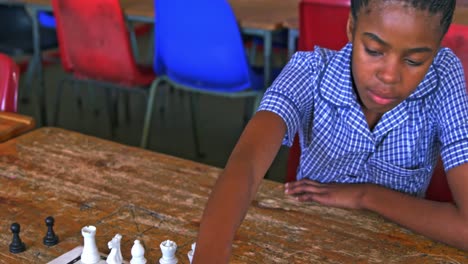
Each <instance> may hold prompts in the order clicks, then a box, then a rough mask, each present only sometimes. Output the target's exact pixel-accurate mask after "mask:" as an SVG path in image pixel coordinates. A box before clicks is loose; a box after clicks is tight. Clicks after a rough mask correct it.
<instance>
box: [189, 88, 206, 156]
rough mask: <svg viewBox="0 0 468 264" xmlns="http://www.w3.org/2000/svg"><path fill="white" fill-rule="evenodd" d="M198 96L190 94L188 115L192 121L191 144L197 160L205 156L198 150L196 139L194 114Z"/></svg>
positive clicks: (198, 143) (198, 144)
mask: <svg viewBox="0 0 468 264" xmlns="http://www.w3.org/2000/svg"><path fill="white" fill-rule="evenodd" d="M198 98H199V95H198V94H190V114H191V119H192V136H193V143H194V145H195V154H196V155H197V158H204V157H205V154H204V153H202V152H201V150H200V140H199V137H198V129H197V120H196V116H197V115H196V113H195V110H196V108H198V107H196V106H198Z"/></svg>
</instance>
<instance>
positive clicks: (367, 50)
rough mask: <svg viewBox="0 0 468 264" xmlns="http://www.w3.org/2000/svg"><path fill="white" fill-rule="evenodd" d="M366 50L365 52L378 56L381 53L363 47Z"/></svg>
mask: <svg viewBox="0 0 468 264" xmlns="http://www.w3.org/2000/svg"><path fill="white" fill-rule="evenodd" d="M365 50H366V53H367V54H369V55H371V56H380V55H382V53H381V52H378V51H375V50H371V49H368V48H365Z"/></svg>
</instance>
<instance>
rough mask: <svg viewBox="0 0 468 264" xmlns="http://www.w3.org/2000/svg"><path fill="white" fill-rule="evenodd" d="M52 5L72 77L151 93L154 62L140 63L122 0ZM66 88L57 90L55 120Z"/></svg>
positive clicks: (57, 0)
mask: <svg viewBox="0 0 468 264" xmlns="http://www.w3.org/2000/svg"><path fill="white" fill-rule="evenodd" d="M52 6H53V10H54V14H55V17H56V22H57V37H58V41H59V49H60V55H61V61H62V66H63V68H64V70H65V71H66V72H68V73H70V74H71V77H72V78H71V79H70V80H72V81H81V82H92V83H97V84H102V87H113V88H118V89H122V88H124V89H127V90H135V91H136V90H138V91H144V92H147V90H148V89H147V87H149V85H150V84H151V82H152V81H153V80H154V79H155V77H156V76H155V74H154V71H153V68H152V65H151V66H141V65H137V63H136V60H135V58H134V55H133V53H132V47H131V44H130V37H129V32H128V31H127V26H126V23H125V18H124V14H123V12H122V9H121V6H120V3H119V1H118V0H99V1H95V0H80V1H76V0H52ZM67 80H68V79H67ZM62 87H63V83H62V84H61V85H60V86H59V90H58V92H57V99H56V102H55V105H56V110H55V118H54V123H57V118H58V108H59V100H60V96H61V92H62ZM135 88H140V89H135ZM109 114H112V113H109ZM111 119H112V118H111ZM111 128H112V121H111Z"/></svg>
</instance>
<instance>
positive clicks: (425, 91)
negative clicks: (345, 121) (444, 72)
mask: <svg viewBox="0 0 468 264" xmlns="http://www.w3.org/2000/svg"><path fill="white" fill-rule="evenodd" d="M352 47H353V46H352V44H351V43H348V44H346V46H344V47H343V49H341V50H340V51H337V52H335V53H333V55H332V57H331V58H330V59H329V60H328V62H326V65H325V68H324V70H323V72H322V76H321V80H320V79H319V91H320V95H321V96H322V97H323V98H324V99H325V100H327V101H328V102H329V103H331V104H334V105H336V106H351V105H353V104H354V103H356V102H357V96H356V94H355V92H354V90H353V82H352V77H351V53H352ZM317 48H318V47H317ZM317 48H316V49H317ZM440 53H441V51H439V53H438V54H437V56H436V58H435V59H434V62H433V63H432V64H431V66H430V67H429V71H428V72H427V74H426V76H425V77H424V79H423V80H422V82H421V83H420V84H419V85H418V87H417V88H416V90H415V91H414V92H413V93H412V94H411V95H410V96H409V97H408V99H407V100H410V101H413V100H417V99H421V98H424V97H426V96H427V95H429V94H431V93H432V92H433V91H435V89H436V87H438V85H439V74H438V72H437V67H436V64H437V61H438V59H439V57H440V56H441V55H440ZM319 78H320V77H319ZM405 101H406V100H405Z"/></svg>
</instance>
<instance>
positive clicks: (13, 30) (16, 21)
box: [0, 5, 57, 123]
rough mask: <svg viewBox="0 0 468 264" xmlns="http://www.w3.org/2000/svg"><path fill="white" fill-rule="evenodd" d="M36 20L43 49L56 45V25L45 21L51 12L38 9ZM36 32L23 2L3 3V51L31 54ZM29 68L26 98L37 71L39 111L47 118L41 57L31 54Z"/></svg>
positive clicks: (0, 19)
mask: <svg viewBox="0 0 468 264" xmlns="http://www.w3.org/2000/svg"><path fill="white" fill-rule="evenodd" d="M38 16H39V17H38V18H37V22H38V24H39V32H38V33H39V35H40V42H39V48H40V50H41V51H42V50H49V49H53V48H56V47H57V37H56V34H55V29H53V28H50V27H49V26H47V27H46V26H44V25H43V24H42V22H43V21H45V18H46V17H47V16H48V15H47V13H46V12H39V13H38ZM34 40H35V38H34V34H33V21H32V19H31V16H30V15H29V14H28V12H27V11H26V9H25V8H24V7H23V6H19V5H11V6H8V5H0V52H2V53H5V54H8V55H9V56H12V57H18V56H25V55H27V56H30V55H33V54H34ZM24 65H25V66H26V65H27V72H26V75H25V82H24V88H26V91H25V93H24V94H23V99H22V100H23V101H24V102H29V99H28V97H26V96H25V95H29V94H30V92H31V91H30V90H31V86H32V81H33V78H34V75H35V74H37V76H38V78H39V85H40V86H39V89H38V90H37V94H38V97H39V103H38V105H37V107H38V108H39V109H38V113H39V114H40V115H41V118H40V119H41V120H42V121H41V122H42V123H44V122H45V105H44V103H43V97H44V95H43V92H44V91H43V90H44V83H43V81H44V80H43V76H42V69H41V68H42V61H40V60H39V58H36V57H32V59H31V60H29V61H28V62H27V63H25V64H24ZM21 68H23V67H21ZM21 68H20V69H21Z"/></svg>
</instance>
